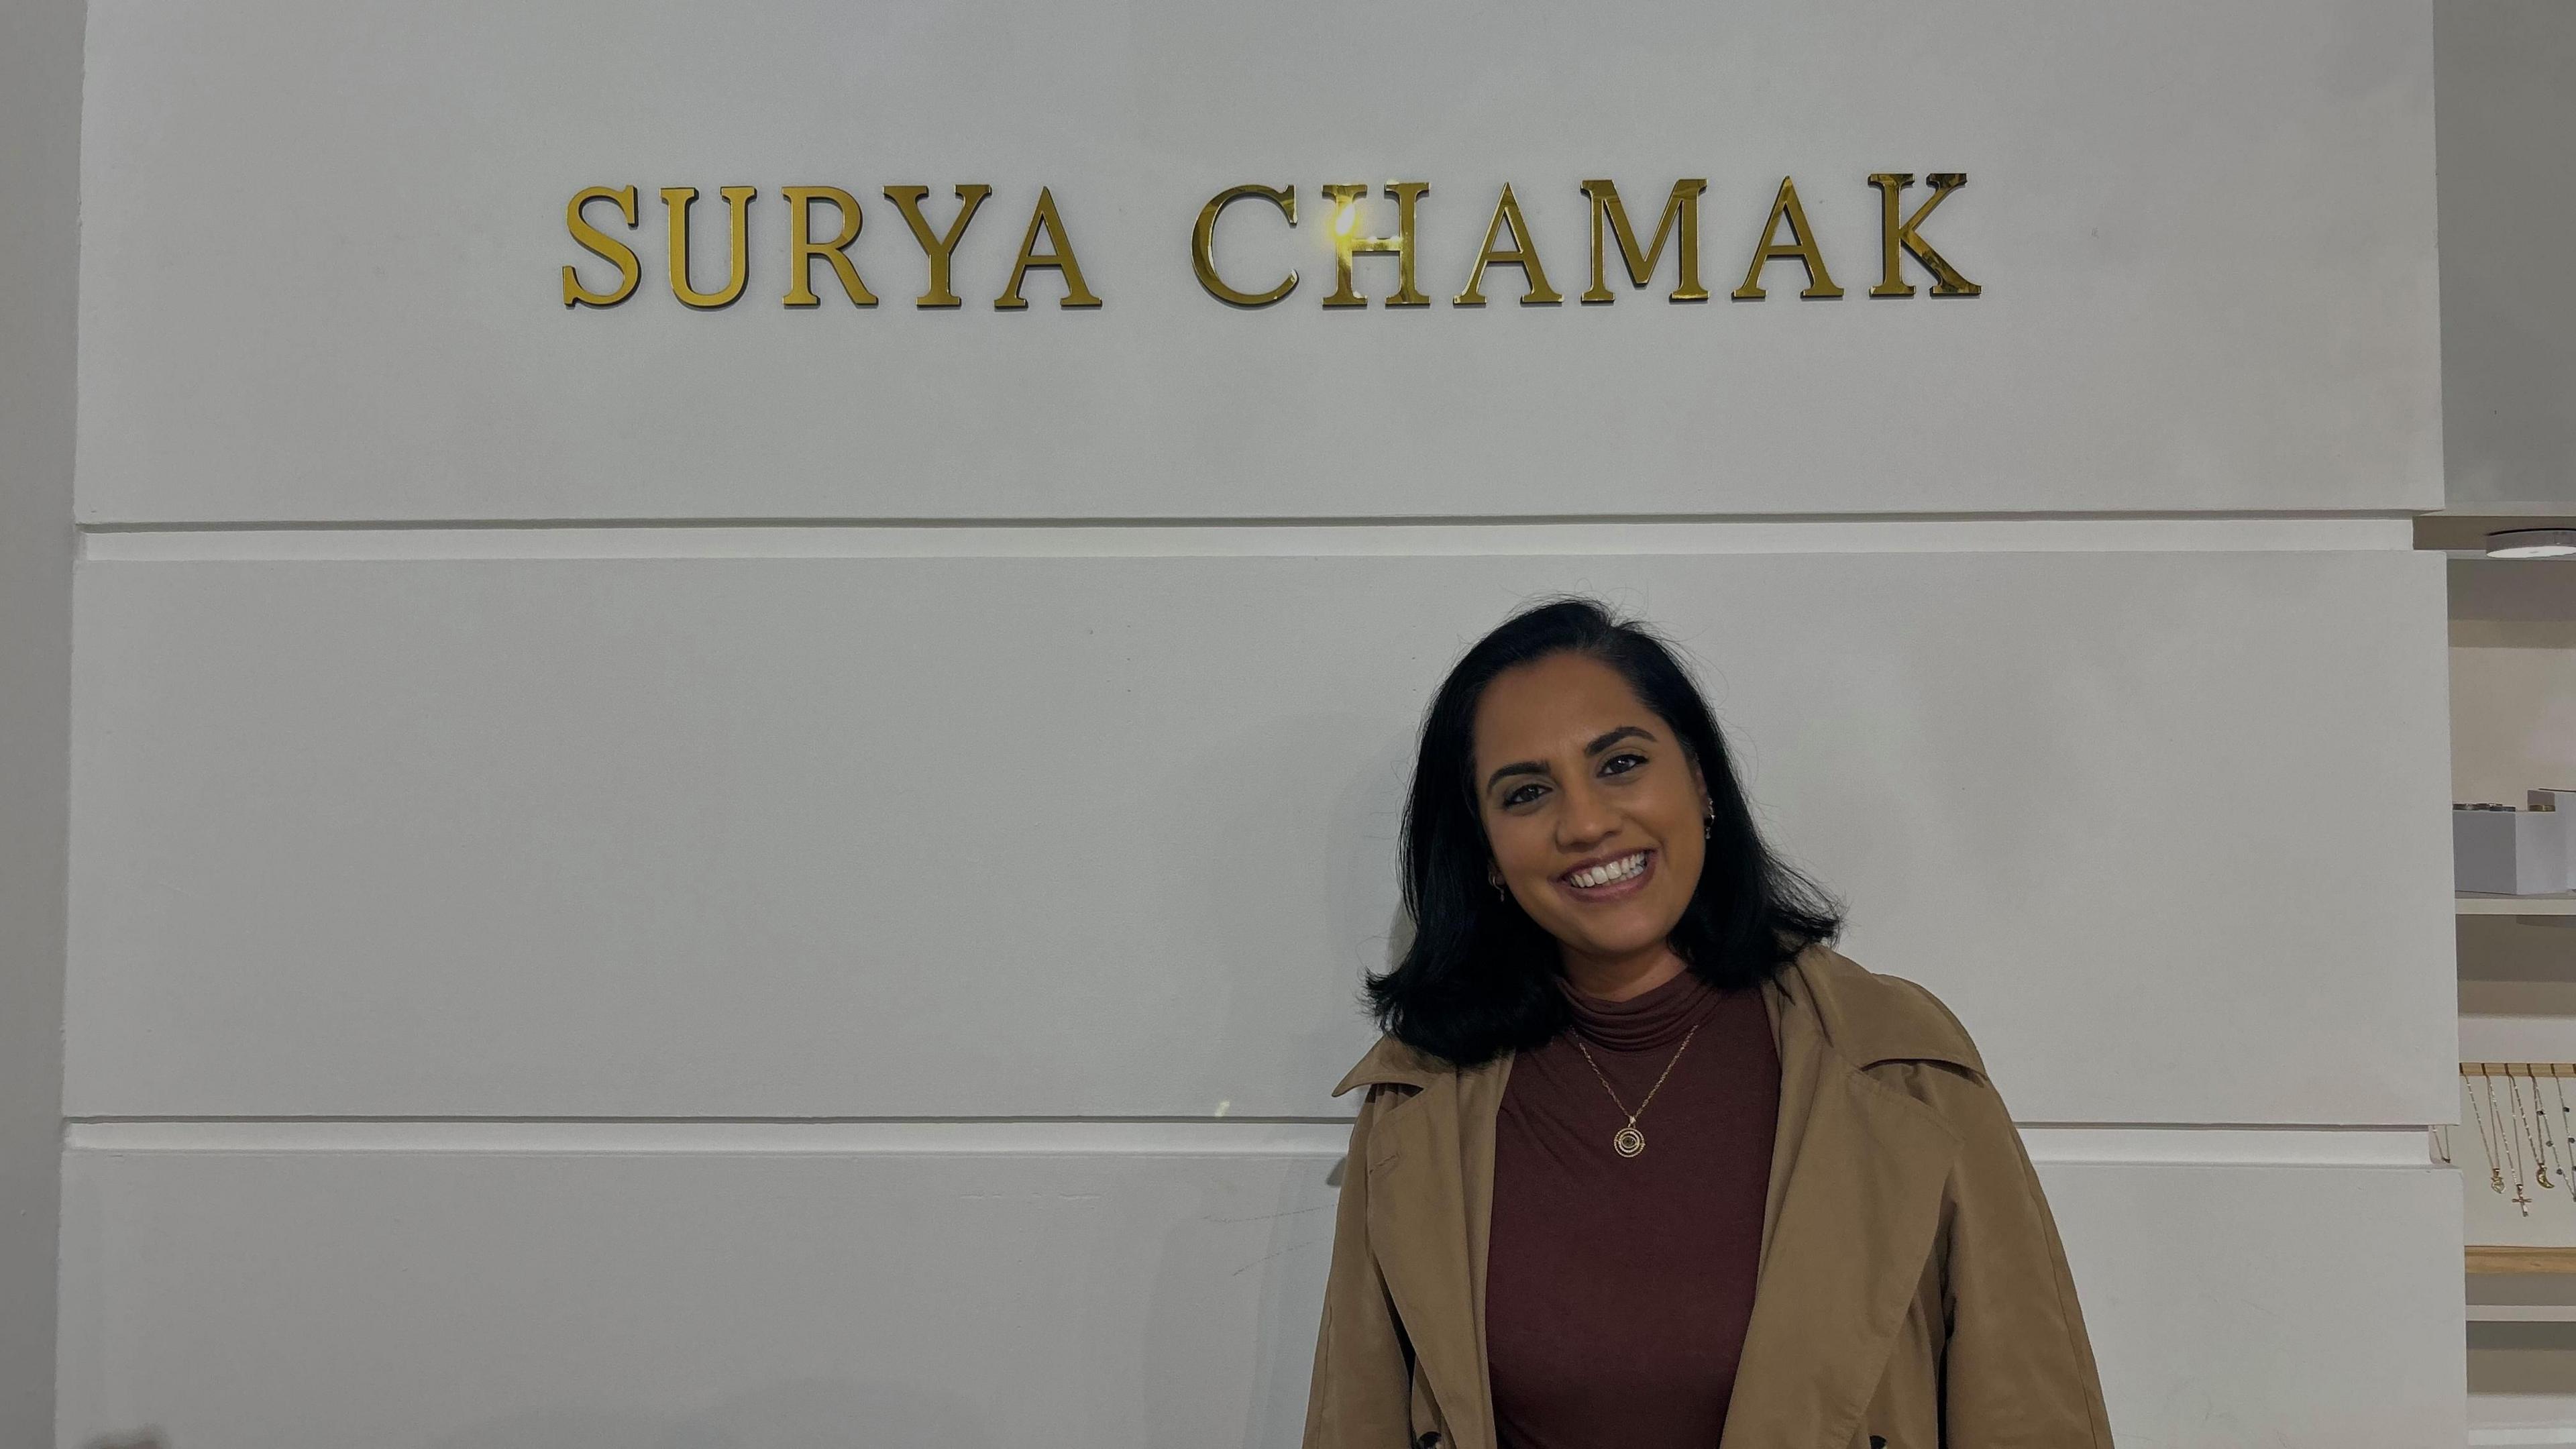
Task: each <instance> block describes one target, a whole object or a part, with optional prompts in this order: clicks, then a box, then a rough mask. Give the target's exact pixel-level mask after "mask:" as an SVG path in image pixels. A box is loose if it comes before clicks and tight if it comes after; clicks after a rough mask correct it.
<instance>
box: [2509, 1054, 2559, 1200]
mask: <svg viewBox="0 0 2576 1449" xmlns="http://www.w3.org/2000/svg"><path fill="white" fill-rule="evenodd" d="M2504 1085H2505V1091H2506V1092H2507V1093H2508V1094H2509V1095H2510V1096H2511V1097H2512V1098H2513V1125H2514V1128H2515V1130H2516V1131H2517V1132H2521V1131H2530V1132H2531V1134H2532V1135H2531V1180H2532V1181H2533V1182H2535V1183H2538V1184H2539V1185H2540V1190H2541V1191H2542V1192H2547V1191H2549V1190H2550V1189H2551V1188H2553V1187H2556V1186H2557V1185H2558V1184H2556V1183H2554V1182H2551V1181H2550V1180H2549V1164H2548V1163H2547V1162H2546V1161H2544V1160H2542V1158H2541V1155H2540V1135H2539V1133H2538V1131H2537V1130H2536V1129H2533V1128H2532V1127H2531V1124H2530V1123H2529V1122H2528V1121H2527V1120H2526V1119H2525V1118H2524V1117H2523V1115H2522V1083H2520V1082H2519V1081H2516V1080H2515V1079H2514V1075H2513V1068H2512V1067H2511V1066H2507V1067H2506V1068H2505V1072H2504ZM2531 1095H2532V1096H2533V1097H2534V1098H2535V1099H2537V1098H2538V1097H2539V1096H2540V1084H2539V1083H2537V1082H2534V1083H2533V1084H2532V1087H2531ZM2529 1215H2530V1211H2529V1209H2525V1210H2524V1216H2526V1217H2528V1216H2529Z"/></svg>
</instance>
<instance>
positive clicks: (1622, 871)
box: [1565, 850, 1646, 890]
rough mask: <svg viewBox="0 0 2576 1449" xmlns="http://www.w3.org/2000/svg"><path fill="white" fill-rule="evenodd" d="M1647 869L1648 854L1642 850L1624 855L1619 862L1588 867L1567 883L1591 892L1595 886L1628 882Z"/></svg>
mask: <svg viewBox="0 0 2576 1449" xmlns="http://www.w3.org/2000/svg"><path fill="white" fill-rule="evenodd" d="M1645 868H1646V852H1644V851H1642V850H1640V851H1638V852H1636V853H1635V854H1633V855H1623V856H1621V857H1619V858H1618V859H1617V860H1609V861H1603V862H1602V863H1601V864H1599V865H1594V866H1586V867H1585V868H1583V869H1582V870H1578V871H1575V872H1574V873H1572V874H1570V875H1568V876H1567V877H1566V878H1565V883H1566V884H1567V885H1570V886H1574V887H1576V888H1578V889H1582V890H1590V889H1591V888H1592V887H1594V886H1605V885H1608V884H1610V883H1611V882H1612V881H1621V880H1626V879H1627V878H1628V877H1630V876H1632V875H1635V874H1636V873H1637V872H1639V871H1641V870H1644V869H1645Z"/></svg>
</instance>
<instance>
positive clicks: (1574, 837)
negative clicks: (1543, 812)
mask: <svg viewBox="0 0 2576 1449" xmlns="http://www.w3.org/2000/svg"><path fill="white" fill-rule="evenodd" d="M1618 823H1619V817H1618V815H1617V813H1616V812H1615V811H1613V810H1611V809H1610V802H1609V801H1607V800H1605V799H1603V798H1602V796H1601V792H1599V791H1597V790H1594V789H1592V788H1591V787H1590V786H1588V785H1581V784H1578V785H1572V786H1569V787H1567V789H1566V791H1565V809H1564V810H1563V812H1561V813H1560V814H1559V815H1558V816H1557V835H1558V839H1559V842H1560V843H1561V844H1565V845H1570V846H1578V847H1579V846H1582V845H1588V844H1590V843H1591V842H1593V841H1596V840H1599V839H1600V838H1601V837H1602V836H1604V835H1607V834H1609V833H1610V832H1611V830H1612V829H1614V828H1615V827H1616V826H1617V825H1618Z"/></svg>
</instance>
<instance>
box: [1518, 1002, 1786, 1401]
mask: <svg viewBox="0 0 2576 1449" xmlns="http://www.w3.org/2000/svg"><path fill="white" fill-rule="evenodd" d="M1559 985H1560V989H1562V990H1563V991H1564V992H1565V993H1566V998H1567V1000H1568V1002H1569V1003H1570V1004H1571V1005H1572V1007H1573V1009H1574V1020H1573V1023H1572V1025H1571V1026H1569V1027H1568V1028H1567V1029H1566V1030H1565V1031H1563V1032H1561V1033H1559V1034H1558V1035H1557V1036H1556V1038H1555V1039H1554V1040H1552V1041H1550V1042H1548V1043H1547V1044H1546V1045H1544V1046H1541V1047H1538V1048H1536V1049H1534V1050H1530V1051H1525V1052H1522V1053H1520V1054H1519V1055H1517V1056H1516V1057H1515V1058H1514V1059H1513V1061H1512V1064H1511V1070H1510V1074H1509V1075H1508V1076H1507V1077H1506V1078H1505V1079H1504V1083H1503V1100H1502V1105H1501V1108H1500V1110H1499V1113H1498V1115H1497V1117H1496V1121H1495V1135H1494V1199H1493V1227H1492V1232H1491V1235H1490V1237H1489V1239H1488V1242H1487V1246H1486V1258H1485V1338H1486V1353H1487V1365H1488V1370H1489V1372H1490V1374H1491V1377H1492V1386H1493V1396H1494V1418H1495V1429H1496V1431H1497V1437H1498V1439H1499V1440H1500V1444H1499V1449H1708V1446H1710V1445H1712V1444H1715V1443H1716V1442H1717V1440H1718V1433H1719V1431H1720V1430H1721V1429H1722V1428H1723V1427H1724V1426H1725V1423H1726V1406H1727V1402H1728V1400H1729V1399H1730V1398H1731V1397H1732V1395H1733V1394H1734V1391H1735V1368H1736V1363H1737V1361H1738V1360H1739V1359H1740V1358H1741V1357H1742V1354H1743V1349H1744V1330H1745V1325H1746V1322H1747V1321H1748V1320H1749V1319H1750V1318H1751V1316H1752V1312H1753V1281H1754V1270H1755V1267H1756V1265H1757V1263H1758V1261H1759V1258H1760V1255H1761V1244H1762V1207H1763V1199H1764V1196H1765V1194H1766V1193H1767V1191H1768V1189H1769V1184H1770V1177H1771V1138H1772V1131H1773V1127H1774V1125H1775V1123H1776V1120H1777V1118H1778V1116H1779V1110H1780V1058H1779V1051H1778V1048H1777V1047H1776V1046H1775V1044H1774V1043H1773V1041H1772V1038H1771V1024H1770V1018H1769V1017H1768V1015H1767V1014H1765V1013H1764V1011H1763V1009H1762V998H1761V994H1760V989H1759V988H1758V987H1753V988H1745V989H1741V990H1735V991H1719V990H1717V989H1715V988H1714V987H1711V986H1709V985H1708V984H1707V983H1706V982H1704V981H1702V980H1700V979H1699V977H1697V976H1695V975H1693V974H1691V973H1690V972H1688V971H1684V972H1683V973H1682V974H1681V975H1679V976H1676V977H1674V978H1673V979H1672V980H1670V981H1667V982H1664V983H1663V984H1662V985H1660V986H1657V987H1655V988H1653V989H1652V990H1649V991H1646V992H1644V993H1643V994H1641V995H1638V996H1635V997H1631V998H1630V999H1628V1000H1626V1001H1610V1000H1606V999H1604V998H1601V997H1597V996H1587V995H1585V994H1584V993H1582V992H1580V991H1577V990H1575V989H1574V988H1573V987H1572V986H1570V985H1566V984H1564V983H1563V982H1562V981H1560V983H1559ZM1694 1026H1696V1027H1698V1033H1697V1035H1695V1036H1692V1037H1691V1040H1690V1048H1689V1050H1687V1051H1685V1052H1683V1053H1682V1054H1681V1056H1680V1058H1679V1059H1678V1060H1676V1059H1675V1057H1674V1055H1673V1052H1674V1049H1675V1048H1677V1047H1679V1046H1681V1044H1682V1039H1683V1036H1684V1035H1685V1034H1686V1033H1689V1032H1690V1031H1691V1029H1692V1028H1693V1027H1694ZM1578 1037H1579V1038H1580V1039H1581V1041H1582V1042H1583V1044H1584V1045H1585V1046H1588V1047H1590V1048H1591V1052H1592V1060H1593V1061H1595V1062H1597V1063H1599V1065H1600V1072H1601V1076H1606V1077H1607V1078H1609V1085H1610V1087H1612V1088H1614V1089H1616V1091H1617V1093H1618V1098H1619V1101H1621V1102H1624V1103H1626V1104H1627V1109H1629V1110H1633V1109H1635V1108H1636V1106H1637V1104H1638V1103H1639V1102H1640V1101H1642V1100H1644V1098H1645V1096H1646V1092H1647V1089H1648V1088H1650V1087H1652V1086H1654V1084H1655V1078H1656V1076H1657V1075H1658V1074H1659V1073H1661V1072H1662V1071H1663V1070H1664V1066H1665V1064H1666V1063H1667V1062H1670V1063H1672V1068H1673V1069H1672V1075H1671V1076H1670V1077H1668V1078H1666V1079H1665V1081H1664V1084H1663V1088H1662V1090H1660V1091H1658V1092H1656V1093H1655V1096H1654V1100H1653V1102H1652V1103H1651V1104H1649V1105H1648V1106H1647V1107H1646V1109H1645V1111H1644V1112H1643V1114H1642V1115H1640V1116H1639V1117H1638V1119H1637V1130H1638V1131H1640V1132H1642V1133H1644V1134H1645V1138H1646V1148H1645V1151H1643V1152H1642V1153H1640V1154H1638V1155H1637V1156H1635V1157H1621V1156H1620V1155H1619V1154H1618V1152H1617V1151H1616V1150H1615V1149H1614V1148H1613V1147H1612V1145H1611V1138H1612V1136H1613V1135H1614V1134H1616V1133H1617V1132H1618V1130H1619V1129H1620V1128H1621V1127H1622V1126H1624V1125H1626V1122H1627V1111H1626V1110H1622V1109H1621V1108H1619V1107H1617V1106H1614V1105H1613V1104H1612V1101H1611V1097H1610V1093H1609V1092H1607V1091H1604V1090H1603V1087H1602V1081H1601V1077H1600V1076H1595V1075H1594V1074H1593V1068H1592V1067H1591V1066H1589V1065H1587V1064H1586V1063H1585V1061H1584V1058H1583V1055H1582V1053H1581V1052H1579V1051H1577V1050H1576V1047H1575V1042H1576V1040H1577V1038H1578Z"/></svg>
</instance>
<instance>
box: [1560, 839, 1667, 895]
mask: <svg viewBox="0 0 2576 1449" xmlns="http://www.w3.org/2000/svg"><path fill="white" fill-rule="evenodd" d="M1655 858H1656V856H1655V852H1654V851H1651V850H1632V851H1629V852H1627V853H1625V854H1623V855H1614V856H1609V857H1607V858H1604V859H1598V860H1589V861H1585V862H1584V863H1583V864H1581V865H1578V866H1576V867H1574V868H1573V869H1572V870H1568V871H1564V872H1561V873H1560V874H1558V876H1557V877H1556V884H1557V888H1558V889H1559V890H1562V891H1564V892H1565V893H1566V895H1568V896H1569V897H1571V898H1573V899H1575V900H1577V901H1581V902H1583V903H1585V904H1587V905H1591V904H1597V903H1600V902H1605V901H1619V900H1626V899H1627V898H1628V897H1630V896H1633V895H1635V894H1637V893H1638V892H1639V891H1642V890H1644V889H1645V888H1646V887H1647V886H1648V885H1649V884H1650V883H1652V882H1653V880H1654V878H1655Z"/></svg>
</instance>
